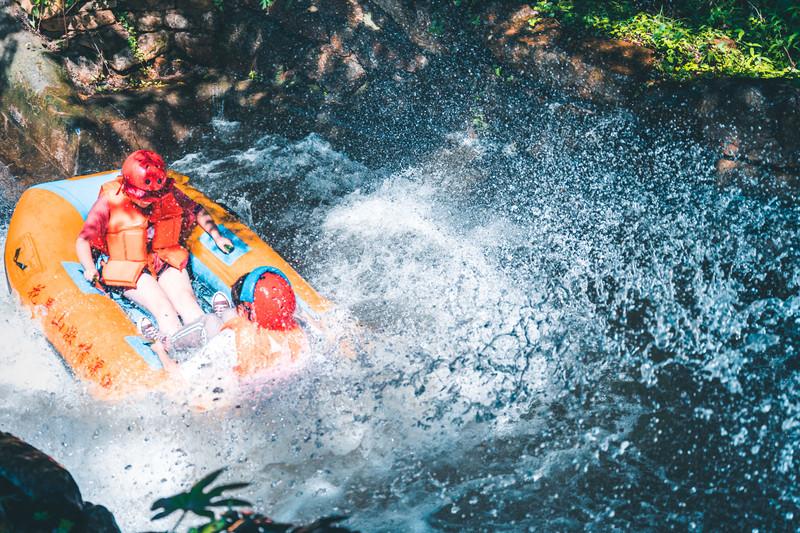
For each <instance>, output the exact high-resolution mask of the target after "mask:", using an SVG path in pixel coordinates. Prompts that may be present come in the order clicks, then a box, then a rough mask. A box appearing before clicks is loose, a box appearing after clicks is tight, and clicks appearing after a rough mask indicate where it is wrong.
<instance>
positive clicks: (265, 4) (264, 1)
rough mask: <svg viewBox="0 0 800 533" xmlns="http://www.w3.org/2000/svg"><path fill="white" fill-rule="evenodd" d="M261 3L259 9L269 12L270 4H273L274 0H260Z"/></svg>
mask: <svg viewBox="0 0 800 533" xmlns="http://www.w3.org/2000/svg"><path fill="white" fill-rule="evenodd" d="M260 2H261V9H263V10H264V11H267V10H269V8H271V7H272V4H274V3H275V0H260Z"/></svg>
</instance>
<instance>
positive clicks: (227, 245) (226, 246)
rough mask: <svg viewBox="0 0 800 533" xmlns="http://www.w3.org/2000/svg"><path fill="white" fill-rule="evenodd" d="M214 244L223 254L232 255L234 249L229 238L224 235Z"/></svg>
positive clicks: (215, 240)
mask: <svg viewBox="0 0 800 533" xmlns="http://www.w3.org/2000/svg"><path fill="white" fill-rule="evenodd" d="M214 244H216V245H217V248H219V249H220V250H222V252H223V253H226V254H229V253H231V252H232V251H233V248H234V246H233V243H232V242H231V240H230V239H229V238H227V237H223V236H222V235H220V236H219V237H217V238H216V239H214Z"/></svg>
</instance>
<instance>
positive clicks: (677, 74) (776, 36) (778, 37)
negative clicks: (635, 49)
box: [529, 0, 800, 79]
mask: <svg viewBox="0 0 800 533" xmlns="http://www.w3.org/2000/svg"><path fill="white" fill-rule="evenodd" d="M533 8H534V10H535V11H536V13H537V15H536V16H534V17H532V18H531V19H530V20H529V24H530V25H531V26H532V27H533V28H534V29H535V27H536V25H537V24H538V23H539V22H541V20H543V18H546V17H555V18H556V19H558V20H559V21H561V22H562V23H563V24H566V25H569V26H572V27H578V28H583V29H585V30H588V31H591V32H594V33H597V34H600V35H605V36H610V37H615V38H618V39H622V40H626V41H631V42H635V43H637V44H640V45H642V46H645V47H648V48H651V49H653V50H654V51H655V53H656V56H657V58H658V64H657V67H658V69H659V70H660V71H661V72H662V73H663V74H664V75H665V76H666V77H668V78H674V79H688V78H692V77H697V76H741V77H752V78H800V71H799V70H798V68H797V63H796V61H797V60H800V4H796V3H795V2H791V1H787V0H771V1H762V2H749V1H745V2H742V1H739V0H716V1H714V0H712V1H711V2H701V1H699V0H678V1H672V2H666V1H665V2H663V3H659V2H649V3H647V4H645V5H639V3H638V2H635V1H630V0H623V1H612V2H590V1H580V0H556V1H550V0H541V1H538V2H536V3H535V4H533Z"/></svg>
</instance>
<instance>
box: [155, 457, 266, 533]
mask: <svg viewBox="0 0 800 533" xmlns="http://www.w3.org/2000/svg"><path fill="white" fill-rule="evenodd" d="M224 471H225V469H224V468H220V469H219V470H215V471H214V472H211V473H210V474H208V475H207V476H206V477H204V478H203V479H201V480H200V481H198V482H197V483H195V484H194V485H192V487H191V488H190V489H189V490H188V491H187V492H180V493H178V494H175V495H174V496H170V497H168V498H161V499H158V500H156V501H155V503H153V506H152V507H151V508H150V510H151V511H158V510H160V512H158V513H156V514H155V516H153V518H152V519H153V520H159V519H161V518H166V517H167V516H169V515H171V514H172V513H174V512H176V511H181V516H180V518H178V522H177V523H176V524H175V526H174V527H173V530H174V529H175V528H177V527H178V525H180V523H181V522H182V521H183V519H184V518H185V517H186V515H187V514H189V513H194V514H196V515H198V516H202V517H204V518H208V519H209V520H211V521H212V522H213V521H214V520H216V514H215V513H214V510H213V508H214V507H226V508H228V509H232V508H234V507H250V506H251V504H250V502H248V501H246V500H240V499H238V498H222V493H223V492H225V491H227V490H234V489H241V488H244V487H247V486H249V485H250V484H249V483H229V484H227V485H218V486H217V487H214V488H212V489H209V490H208V491H206V489H208V488H209V485H211V484H212V483H213V482H214V481H216V479H217V478H218V477H219V476H220V474H222V472H224Z"/></svg>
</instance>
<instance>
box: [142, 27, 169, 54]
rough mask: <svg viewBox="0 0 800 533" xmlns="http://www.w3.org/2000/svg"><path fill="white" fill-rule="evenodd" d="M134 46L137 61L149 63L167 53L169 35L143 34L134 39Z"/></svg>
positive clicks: (163, 32) (164, 33)
mask: <svg viewBox="0 0 800 533" xmlns="http://www.w3.org/2000/svg"><path fill="white" fill-rule="evenodd" d="M136 46H137V48H138V54H137V55H138V58H137V59H139V60H140V61H150V60H151V59H153V58H155V57H156V56H160V55H162V54H163V53H164V52H166V51H167V48H168V46H169V33H167V32H166V31H159V32H153V33H143V34H142V35H140V36H139V37H138V38H137V39H136Z"/></svg>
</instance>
